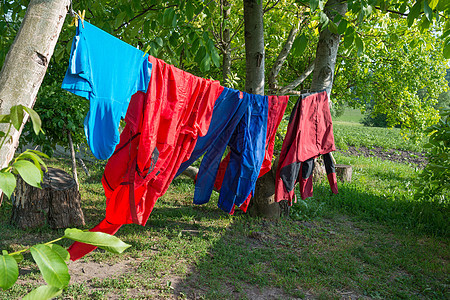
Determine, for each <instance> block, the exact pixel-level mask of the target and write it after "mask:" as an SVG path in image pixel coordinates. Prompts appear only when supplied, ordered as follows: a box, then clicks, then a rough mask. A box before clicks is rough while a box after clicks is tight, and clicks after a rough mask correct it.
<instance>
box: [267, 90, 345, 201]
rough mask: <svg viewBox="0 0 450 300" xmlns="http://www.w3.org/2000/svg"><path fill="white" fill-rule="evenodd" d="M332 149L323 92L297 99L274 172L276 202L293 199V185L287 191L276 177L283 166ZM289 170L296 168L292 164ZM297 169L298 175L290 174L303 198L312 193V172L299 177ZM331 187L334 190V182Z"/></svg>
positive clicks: (331, 129)
mask: <svg viewBox="0 0 450 300" xmlns="http://www.w3.org/2000/svg"><path fill="white" fill-rule="evenodd" d="M335 150H336V147H335V145H334V135H333V123H332V120H331V114H330V108H329V105H328V95H327V92H326V91H323V92H319V93H314V94H311V95H309V96H307V97H305V98H303V99H299V101H298V102H297V105H296V107H295V108H294V111H293V112H292V114H291V119H290V120H289V126H288V129H287V133H286V136H285V138H284V141H283V146H282V148H281V153H280V158H279V163H278V167H277V172H276V189H275V200H276V201H277V202H278V201H281V200H289V204H290V205H292V201H293V200H295V192H294V189H292V190H291V191H288V190H287V189H286V186H285V184H284V183H283V180H282V179H281V178H280V172H281V170H282V169H283V168H285V167H288V166H289V167H292V166H290V165H298V164H299V163H300V162H304V161H306V160H308V159H310V158H314V157H317V156H318V155H320V154H326V153H329V152H331V151H335ZM292 170H296V171H299V170H298V168H296V167H292ZM301 173H302V172H301V169H300V172H299V175H298V176H296V175H295V174H294V176H292V177H291V178H292V179H293V180H296V181H297V182H298V181H300V191H301V193H302V198H306V197H309V196H312V176H311V177H310V178H302V176H301ZM308 177H309V176H308ZM331 179H332V178H331ZM335 191H336V193H337V186H336V189H335ZM333 192H334V191H333Z"/></svg>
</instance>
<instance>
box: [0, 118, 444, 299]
mask: <svg viewBox="0 0 450 300" xmlns="http://www.w3.org/2000/svg"><path fill="white" fill-rule="evenodd" d="M351 121H352V120H344V121H336V122H335V135H336V140H337V144H338V146H339V147H340V148H341V149H342V150H340V151H337V153H336V155H335V157H336V160H337V161H338V163H343V164H350V165H352V166H353V179H352V182H351V183H340V184H339V194H338V195H333V194H331V192H330V191H329V187H328V186H327V185H328V183H327V182H325V181H322V182H320V183H318V184H316V185H315V186H314V197H312V198H309V199H307V200H305V201H302V200H299V201H298V202H297V203H296V204H294V206H293V207H292V208H291V211H290V217H289V218H283V219H281V220H279V221H270V220H265V219H260V218H252V217H250V216H248V215H246V214H243V213H242V212H240V211H238V212H236V214H235V215H234V216H229V215H227V214H225V213H223V212H221V211H220V210H219V209H218V208H217V206H216V203H217V198H218V195H217V194H216V193H215V192H214V193H213V196H212V199H211V201H210V202H209V203H208V204H207V205H203V206H195V205H193V204H192V196H193V191H194V186H193V183H192V180H191V179H189V178H186V177H183V176H180V177H179V178H177V179H176V180H174V182H173V184H172V185H171V187H170V189H169V190H168V192H167V193H166V194H165V195H164V196H163V197H162V198H161V199H160V200H158V202H157V205H156V206H155V209H154V211H153V213H152V215H151V217H150V219H149V221H148V222H147V225H146V226H145V227H142V226H137V225H127V226H123V227H122V228H121V230H120V231H119V232H118V233H117V236H118V237H119V238H121V239H122V240H124V241H125V242H127V243H129V244H131V245H132V247H131V248H129V249H128V250H127V251H125V252H124V253H123V254H119V255H117V254H110V253H105V252H103V251H95V252H93V253H92V254H90V255H88V256H86V257H84V258H82V259H80V260H79V261H77V262H70V263H69V270H70V274H71V276H72V278H71V284H70V286H69V288H68V289H67V290H66V291H64V293H63V295H62V296H60V298H61V299H88V298H89V299H148V298H156V299H160V298H167V299H176V298H180V299H184V298H187V299H385V298H391V299H393V298H395V299H398V298H403V299H448V298H449V297H450V292H449V285H450V280H449V276H448V274H449V259H450V251H449V230H448V229H449V228H448V227H449V210H448V204H447V203H448V202H447V201H448V200H447V199H444V201H443V202H441V203H435V202H433V203H428V202H417V201H415V200H414V192H415V190H414V182H415V180H416V178H417V174H419V172H420V170H421V166H422V165H423V163H424V161H423V158H421V156H422V154H421V151H420V149H421V147H420V144H412V143H410V142H405V141H403V140H402V139H401V138H400V135H399V134H398V131H396V130H390V129H379V128H376V129H372V128H365V127H362V126H359V125H358V124H355V123H354V121H353V123H352V122H351ZM380 133H381V134H380ZM377 136H378V137H377ZM343 141H349V142H348V143H345V144H344V142H343ZM352 141H353V142H352ZM365 149H367V150H365ZM378 149H381V150H378ZM402 151H404V152H405V153H407V154H402V157H404V158H406V159H407V160H406V161H405V160H402V161H401V162H396V161H391V160H393V158H392V157H393V155H392V154H390V156H388V155H384V153H391V152H392V153H393V154H395V153H403V152H402ZM362 153H368V154H371V155H372V157H365V156H364V155H361V154H362ZM377 153H382V154H383V157H381V158H379V157H375V156H379V155H377ZM389 159H390V160H389ZM416 159H419V160H420V161H416ZM49 165H52V166H57V167H60V168H64V169H66V170H69V165H70V163H69V162H68V161H66V160H62V159H59V160H55V159H52V160H50V161H49ZM89 168H90V169H91V173H92V174H91V176H90V177H87V176H86V175H85V174H80V177H81V178H80V180H81V194H82V201H83V210H84V213H85V219H86V223H87V224H86V228H90V227H92V226H93V225H95V224H96V223H98V222H99V221H100V220H101V219H102V218H103V216H104V206H105V204H104V196H103V190H102V187H101V184H100V183H99V182H100V178H101V175H102V164H100V163H98V164H91V165H89ZM10 208H11V204H10V203H9V202H8V201H6V202H5V203H4V204H3V205H2V207H0V249H6V250H8V251H13V250H18V249H21V248H23V247H25V246H28V245H32V244H35V243H39V242H46V241H49V240H52V239H54V238H55V237H59V236H62V235H63V231H62V230H57V231H53V230H51V229H49V228H47V227H45V228H40V229H34V230H27V231H21V230H18V229H15V228H14V227H13V226H11V225H9V224H8V218H9V215H10ZM61 244H62V245H63V246H68V245H69V241H63V242H62V243H61ZM21 267H22V270H21V275H20V276H19V284H17V285H15V286H14V287H13V288H11V289H10V290H8V291H0V299H17V298H20V297H21V296H23V295H24V294H26V293H27V292H28V291H29V290H31V289H32V288H33V287H34V286H37V285H41V284H44V281H43V280H42V278H41V277H40V274H39V272H38V269H37V267H36V265H35V264H34V263H32V260H31V258H30V256H29V255H28V256H27V255H26V256H25V260H24V262H22V264H21Z"/></svg>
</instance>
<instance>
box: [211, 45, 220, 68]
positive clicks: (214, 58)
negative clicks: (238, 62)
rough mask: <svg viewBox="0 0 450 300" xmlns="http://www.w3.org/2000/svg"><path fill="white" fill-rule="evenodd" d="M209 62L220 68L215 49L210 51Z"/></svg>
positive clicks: (218, 57)
mask: <svg viewBox="0 0 450 300" xmlns="http://www.w3.org/2000/svg"><path fill="white" fill-rule="evenodd" d="M211 60H212V61H213V63H214V65H215V66H216V67H220V56H219V53H217V50H216V49H212V51H211Z"/></svg>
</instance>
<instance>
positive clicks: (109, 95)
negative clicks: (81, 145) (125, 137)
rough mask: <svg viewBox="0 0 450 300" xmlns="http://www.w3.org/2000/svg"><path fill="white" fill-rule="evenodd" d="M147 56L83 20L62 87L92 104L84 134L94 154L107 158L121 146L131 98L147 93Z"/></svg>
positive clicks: (75, 39) (148, 74)
mask: <svg viewBox="0 0 450 300" xmlns="http://www.w3.org/2000/svg"><path fill="white" fill-rule="evenodd" d="M151 71H152V65H151V63H150V62H149V61H148V55H144V52H142V51H141V50H139V49H136V48H134V47H133V46H131V45H129V44H127V43H125V42H123V41H121V40H119V39H118V38H116V37H114V36H112V35H110V34H108V33H107V32H104V31H103V30H101V29H99V28H97V27H95V26H94V25H91V24H90V23H88V22H87V21H84V28H83V26H82V25H81V22H80V23H79V26H78V27H77V32H76V35H75V37H74V38H73V41H72V49H71V53H70V60H69V68H68V69H67V72H66V76H65V77H64V80H63V83H62V86H61V87H62V88H63V89H65V90H67V91H69V92H72V93H74V94H76V95H79V96H82V97H84V98H86V99H88V100H89V101H90V108H89V112H88V114H87V116H86V118H85V120H84V131H85V133H86V138H87V141H88V144H89V147H90V148H91V151H92V153H93V154H94V156H95V157H97V158H98V159H108V158H109V157H110V156H111V154H112V153H113V152H114V148H115V147H116V145H117V144H118V143H119V130H118V129H119V124H120V119H121V118H123V117H124V116H125V114H126V112H127V108H128V103H129V102H130V99H131V96H132V95H133V94H135V93H136V92H137V91H143V92H146V91H147V87H148V84H149V81H150V76H151Z"/></svg>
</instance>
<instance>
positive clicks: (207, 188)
mask: <svg viewBox="0 0 450 300" xmlns="http://www.w3.org/2000/svg"><path fill="white" fill-rule="evenodd" d="M267 117H268V99H267V96H261V95H253V94H248V93H245V92H240V91H237V90H233V89H229V88H224V90H223V92H222V94H221V95H220V97H219V99H217V101H216V104H215V106H214V112H213V117H212V119H211V124H210V128H209V130H208V133H207V134H206V136H204V137H201V138H199V139H198V142H197V144H196V146H195V149H194V151H193V153H192V155H191V158H190V159H189V160H188V161H186V162H184V163H183V164H182V165H181V166H180V169H179V170H178V172H177V176H178V175H179V174H181V173H182V172H183V171H184V170H185V169H186V168H187V167H188V166H190V165H191V164H192V163H193V162H194V161H196V160H197V159H198V158H200V156H201V155H203V154H204V153H206V154H205V155H204V157H203V159H202V162H201V164H200V168H199V172H198V175H197V180H196V184H195V192H194V203H195V204H204V203H207V202H208V201H209V199H210V197H211V193H212V190H213V186H214V182H215V179H216V175H217V170H218V168H219V164H220V160H221V158H222V156H223V154H224V152H225V150H226V147H227V145H228V146H229V148H230V160H229V161H230V162H229V165H228V168H227V169H226V170H225V172H224V173H225V177H226V178H225V180H224V182H223V187H222V190H221V193H220V196H219V202H218V206H219V207H220V208H221V209H222V210H224V211H226V212H228V213H229V212H230V211H231V210H232V208H233V206H234V204H238V205H241V204H242V203H243V202H244V201H245V199H246V198H247V196H248V195H249V193H250V192H251V191H253V190H254V186H255V183H256V179H257V178H258V174H259V170H260V168H261V165H262V163H263V160H264V153H265V140H266V134H267Z"/></svg>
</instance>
